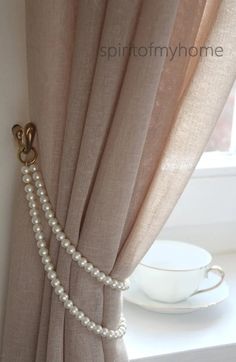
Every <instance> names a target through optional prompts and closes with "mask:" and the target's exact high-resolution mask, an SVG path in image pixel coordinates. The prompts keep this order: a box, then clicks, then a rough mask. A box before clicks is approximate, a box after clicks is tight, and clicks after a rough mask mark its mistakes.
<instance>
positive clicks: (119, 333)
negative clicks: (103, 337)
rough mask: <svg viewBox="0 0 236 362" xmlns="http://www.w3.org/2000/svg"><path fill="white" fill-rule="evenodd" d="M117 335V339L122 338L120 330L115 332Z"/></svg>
mask: <svg viewBox="0 0 236 362" xmlns="http://www.w3.org/2000/svg"><path fill="white" fill-rule="evenodd" d="M117 334H118V338H120V337H122V336H123V332H121V331H120V330H118V331H117Z"/></svg>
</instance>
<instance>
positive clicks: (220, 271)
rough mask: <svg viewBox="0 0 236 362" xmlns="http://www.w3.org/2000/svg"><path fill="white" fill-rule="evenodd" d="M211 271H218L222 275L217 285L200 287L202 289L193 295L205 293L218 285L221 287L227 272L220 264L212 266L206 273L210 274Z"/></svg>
mask: <svg viewBox="0 0 236 362" xmlns="http://www.w3.org/2000/svg"><path fill="white" fill-rule="evenodd" d="M210 272H213V273H216V274H218V275H219V276H220V280H219V281H218V283H216V284H215V285H213V286H212V287H210V288H205V289H200V290H197V291H196V292H194V293H193V294H192V295H196V294H199V293H204V292H209V291H210V290H213V289H215V288H217V287H219V286H220V285H221V283H222V282H223V280H224V277H225V272H224V270H223V269H222V268H221V267H220V266H218V265H213V266H211V267H209V268H208V269H207V271H206V275H207V276H208V274H209V273H210Z"/></svg>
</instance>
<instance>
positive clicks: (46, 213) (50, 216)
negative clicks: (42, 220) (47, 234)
mask: <svg viewBox="0 0 236 362" xmlns="http://www.w3.org/2000/svg"><path fill="white" fill-rule="evenodd" d="M53 216H54V212H53V211H52V210H48V211H46V212H45V217H46V219H51V218H52V217H53Z"/></svg>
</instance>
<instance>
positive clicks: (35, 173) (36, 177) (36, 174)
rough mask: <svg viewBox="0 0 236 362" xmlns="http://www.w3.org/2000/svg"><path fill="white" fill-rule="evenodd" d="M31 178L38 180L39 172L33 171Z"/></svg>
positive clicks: (39, 177)
mask: <svg viewBox="0 0 236 362" xmlns="http://www.w3.org/2000/svg"><path fill="white" fill-rule="evenodd" d="M33 179H34V181H37V180H40V179H41V174H40V172H38V171H35V172H34V173H33Z"/></svg>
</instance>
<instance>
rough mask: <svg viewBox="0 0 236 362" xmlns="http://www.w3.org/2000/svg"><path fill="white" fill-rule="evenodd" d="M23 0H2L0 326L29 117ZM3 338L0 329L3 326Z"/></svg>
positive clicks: (0, 21)
mask: <svg viewBox="0 0 236 362" xmlns="http://www.w3.org/2000/svg"><path fill="white" fill-rule="evenodd" d="M24 3H25V2H24V0H1V1H0V168H1V172H0V190H1V199H0V200H1V201H0V231H1V238H0V307H1V308H0V326H1V324H2V320H3V314H4V308H3V305H4V301H5V291H6V280H7V273H8V260H9V246H10V244H11V240H10V237H9V235H10V228H11V223H12V218H11V210H12V207H13V205H14V200H13V194H14V188H13V187H14V186H13V185H14V179H15V177H17V176H16V165H17V159H16V149H15V144H14V142H13V138H12V135H11V127H12V125H13V124H14V122H23V123H24V122H25V121H26V120H28V119H29V118H28V101H27V99H28V94H27V93H28V91H27V78H26V45H25V9H24ZM0 340H1V328H0Z"/></svg>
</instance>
